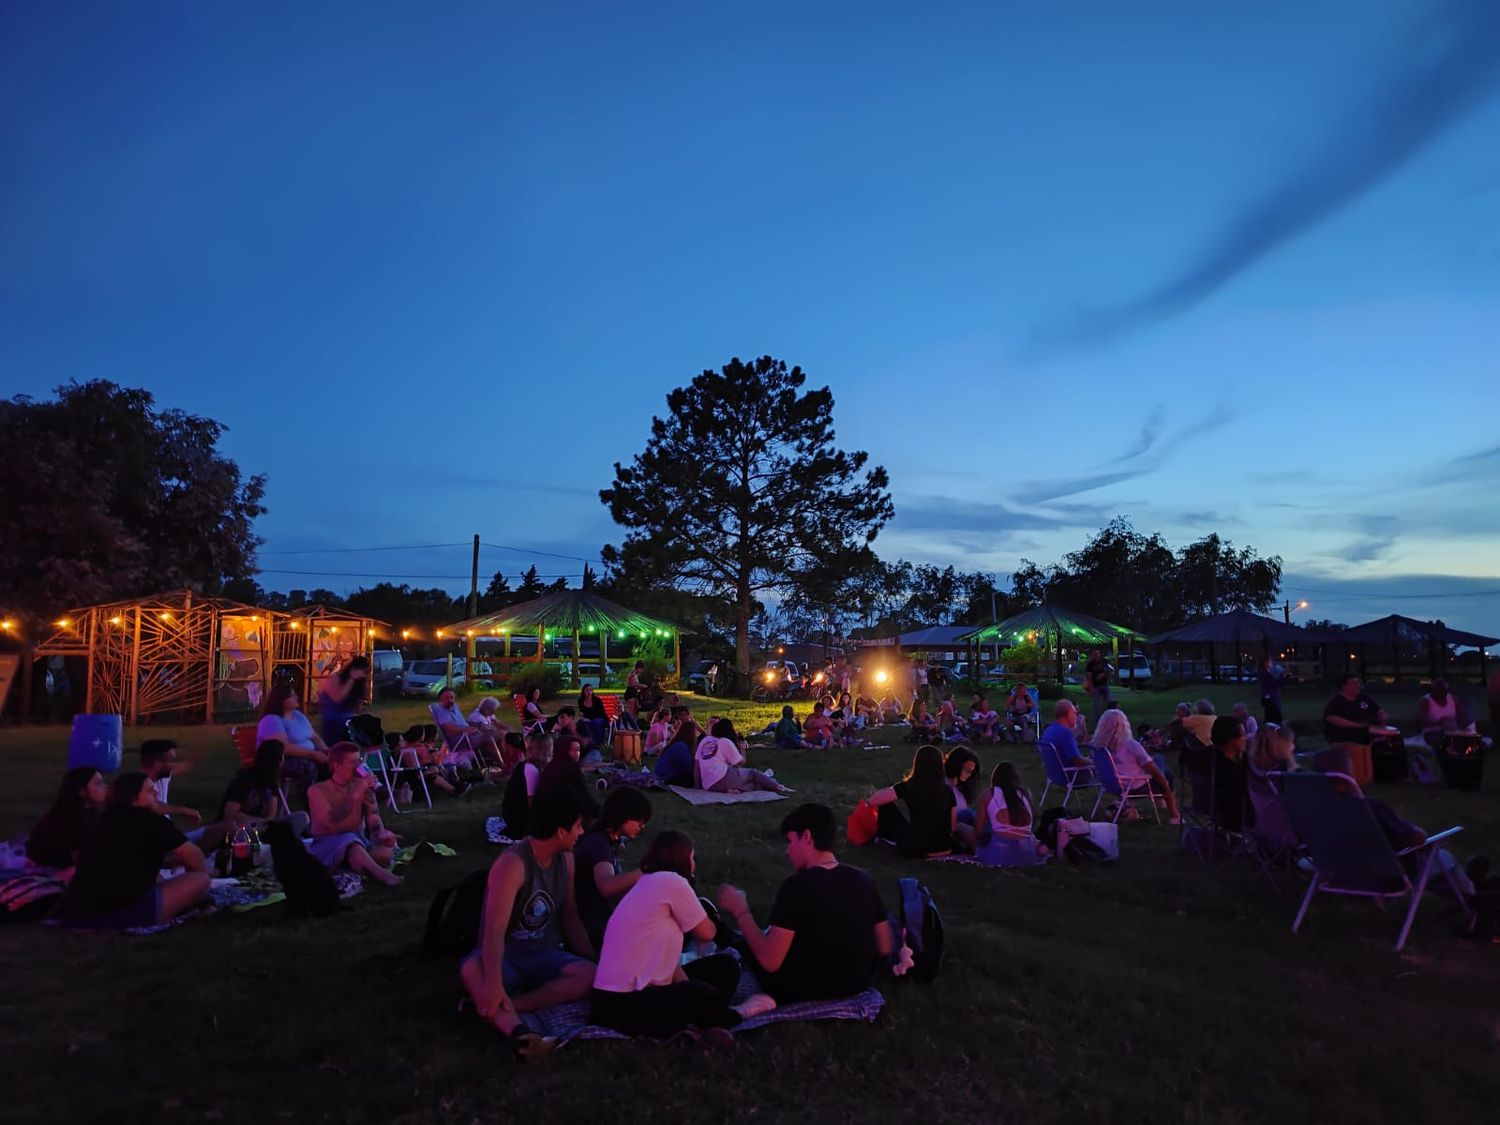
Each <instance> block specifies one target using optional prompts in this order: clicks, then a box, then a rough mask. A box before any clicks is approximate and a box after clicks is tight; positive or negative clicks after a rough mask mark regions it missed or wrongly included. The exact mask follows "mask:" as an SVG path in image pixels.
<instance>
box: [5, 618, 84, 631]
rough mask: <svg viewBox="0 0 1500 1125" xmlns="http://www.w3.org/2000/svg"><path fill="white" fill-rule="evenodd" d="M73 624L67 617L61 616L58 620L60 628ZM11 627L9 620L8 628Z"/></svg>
mask: <svg viewBox="0 0 1500 1125" xmlns="http://www.w3.org/2000/svg"><path fill="white" fill-rule="evenodd" d="M72 624H73V623H72V622H71V621H69V620H68V619H67V618H66V617H62V618H59V619H58V622H57V625H58V628H60V629H66V628H67V627H68V626H69V625H72ZM9 627H10V625H9V622H7V623H6V628H9Z"/></svg>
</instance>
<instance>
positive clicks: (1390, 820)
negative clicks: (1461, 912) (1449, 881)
mask: <svg viewBox="0 0 1500 1125" xmlns="http://www.w3.org/2000/svg"><path fill="white" fill-rule="evenodd" d="M1313 769H1315V770H1317V771H1318V772H1319V773H1341V774H1344V775H1345V777H1348V776H1350V774H1351V772H1352V771H1353V769H1354V763H1353V761H1352V760H1351V759H1350V757H1349V751H1348V750H1346V749H1344V747H1342V746H1330V747H1328V749H1326V750H1319V751H1318V752H1317V753H1316V754H1314V755H1313ZM1334 791H1335V792H1337V793H1339V794H1342V795H1344V796H1349V797H1352V796H1354V794H1355V793H1356V792H1357V787H1356V786H1355V784H1354V783H1353V782H1352V781H1345V780H1342V779H1335V781H1334ZM1361 797H1362V799H1363V800H1364V802H1365V805H1366V807H1367V808H1369V810H1370V812H1371V813H1372V814H1374V817H1375V823H1376V824H1378V825H1380V831H1381V834H1382V835H1383V836H1385V838H1386V840H1387V841H1389V842H1390V845H1391V850H1392V851H1395V852H1401V851H1405V850H1406V849H1407V848H1419V847H1421V846H1422V845H1423V844H1425V843H1427V832H1426V830H1425V829H1422V828H1418V827H1417V826H1416V825H1415V824H1412V823H1410V822H1409V821H1406V820H1403V819H1402V818H1401V817H1400V816H1399V815H1398V814H1397V812H1396V810H1395V809H1393V808H1391V806H1390V805H1388V804H1386V803H1385V802H1384V801H1382V800H1380V799H1379V798H1378V797H1364V796H1363V795H1362V794H1361ZM1425 862H1426V857H1425V856H1421V855H1418V854H1417V853H1415V852H1413V853H1412V854H1410V855H1404V856H1402V857H1401V866H1402V867H1403V868H1405V869H1406V873H1407V874H1408V875H1409V876H1411V877H1412V878H1413V879H1416V878H1418V877H1419V876H1420V875H1421V873H1422V865H1423V864H1424V863H1425ZM1469 868H1470V869H1479V870H1484V871H1488V870H1489V860H1488V859H1487V858H1485V857H1484V856H1474V857H1473V858H1471V859H1470V860H1469ZM1433 869H1434V870H1435V871H1441V872H1444V873H1445V874H1448V875H1451V876H1452V877H1453V878H1454V880H1455V881H1456V882H1457V884H1458V889H1459V893H1460V894H1462V895H1463V896H1464V898H1465V899H1467V898H1469V897H1470V896H1472V895H1473V894H1474V883H1473V880H1472V879H1471V878H1470V876H1469V874H1468V869H1466V868H1464V867H1461V866H1460V865H1459V863H1458V860H1456V859H1455V858H1454V857H1453V853H1451V852H1449V851H1447V850H1446V849H1442V848H1439V849H1438V853H1437V858H1436V859H1435V860H1434V861H1433Z"/></svg>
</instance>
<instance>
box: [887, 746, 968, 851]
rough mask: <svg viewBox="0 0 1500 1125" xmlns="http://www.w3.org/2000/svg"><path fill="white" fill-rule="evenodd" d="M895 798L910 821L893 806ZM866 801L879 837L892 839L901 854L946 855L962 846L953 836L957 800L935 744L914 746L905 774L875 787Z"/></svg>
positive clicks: (941, 753)
mask: <svg viewBox="0 0 1500 1125" xmlns="http://www.w3.org/2000/svg"><path fill="white" fill-rule="evenodd" d="M898 800H899V801H901V802H903V803H904V804H905V805H906V811H907V813H908V814H909V816H910V818H911V819H910V820H908V819H907V817H904V816H902V815H901V812H900V810H899V809H897V808H896V802H897V801H898ZM870 804H872V805H874V806H875V807H876V808H877V809H879V815H880V828H879V833H880V836H881V838H882V839H885V840H891V841H892V842H894V843H895V844H896V846H897V847H898V848H899V849H900V850H901V854H902V855H904V856H907V857H909V858H913V859H920V858H922V857H924V856H940V855H948V854H950V853H952V852H953V851H954V850H955V849H958V848H961V847H962V846H963V845H962V842H961V841H960V840H959V839H958V837H957V835H956V831H957V828H958V801H957V800H956V798H955V797H954V795H953V790H952V789H951V788H950V787H949V786H948V779H947V776H946V775H945V773H944V771H943V752H942V751H941V750H939V749H938V748H937V747H936V746H932V745H926V746H919V747H917V752H916V753H915V754H913V755H912V759H911V769H910V770H908V771H907V774H906V777H905V778H903V779H902V780H901V781H898V782H897V783H896V784H895V785H890V786H887V787H886V788H884V789H877V790H876V791H875V792H874V793H872V794H871V795H870Z"/></svg>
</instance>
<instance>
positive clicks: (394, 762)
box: [383, 731, 432, 813]
mask: <svg viewBox="0 0 1500 1125" xmlns="http://www.w3.org/2000/svg"><path fill="white" fill-rule="evenodd" d="M383 761H384V763H385V764H386V765H388V766H389V771H388V772H389V774H390V779H391V781H393V782H399V781H400V779H401V775H402V774H403V773H415V774H416V775H417V781H418V783H419V784H420V785H421V786H422V796H423V798H424V799H425V800H426V801H427V807H428V808H429V809H431V808H432V791H431V790H430V789H428V788H427V774H426V772H425V771H424V770H423V769H422V759H421V756H420V755H418V754H417V748H416V747H415V746H404V745H402V742H401V736H400V735H399V734H397V733H396V732H395V731H392V732H391V733H390V734H388V735H386V739H385V754H384V755H383ZM387 792H388V793H389V794H390V806H391V808H393V809H395V810H396V811H397V812H398V813H404V812H409V811H410V810H409V809H403V808H402V807H401V805H400V803H399V801H398V800H397V797H396V791H395V787H394V786H389V787H388V788H387Z"/></svg>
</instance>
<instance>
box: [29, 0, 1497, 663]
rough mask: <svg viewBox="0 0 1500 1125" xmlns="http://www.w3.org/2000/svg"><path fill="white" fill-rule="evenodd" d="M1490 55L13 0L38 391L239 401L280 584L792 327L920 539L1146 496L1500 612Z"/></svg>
mask: <svg viewBox="0 0 1500 1125" xmlns="http://www.w3.org/2000/svg"><path fill="white" fill-rule="evenodd" d="M1497 95H1500V4H1493V3H1489V2H1487V0H1426V2H1419V0H1389V2H1371V0H1348V2H1341V3H1332V2H1329V3H1316V2H1315V3H1306V2H1281V0H1276V2H1264V3H1259V4H1253V5H1228V4H1224V5H1205V4H1201V3H1196V2H1189V0H1179V2H1156V3H1147V2H1135V3H1130V4H1121V3H1118V2H1097V3H1082V2H1073V3H1066V4H1037V3H1031V2H1025V3H1022V2H1003V3H984V4H941V3H930V4H922V5H910V4H880V3H859V4H834V3H827V4H794V5H783V4H773V3H766V4H757V5H753V6H734V7H731V6H728V5H713V4H709V5H704V4H693V5H689V4H681V5H663V4H587V5H585V4H555V5H540V4H534V5H503V4H493V3H486V4H443V5H415V4H372V3H360V4H316V5H305V4H277V3H270V4H262V5H254V6H249V7H243V6H241V7H231V6H223V5H206V4H199V3H191V4H188V3H184V4H159V3H158V4H147V5H114V4H111V5H106V4H88V3H84V4H50V3H40V2H26V3H19V2H15V0H4V2H0V159H3V168H4V174H3V175H0V262H3V266H4V268H3V271H0V393H3V394H5V395H11V394H21V393H25V394H31V395H34V396H39V397H40V396H46V395H47V394H49V393H50V391H51V389H52V388H53V387H55V386H57V385H58V384H60V383H64V382H66V381H68V380H69V379H78V380H84V379H90V378H104V379H110V380H113V381H116V382H119V383H122V384H126V385H130V386H141V387H146V388H148V389H149V390H151V391H152V392H153V393H154V394H155V395H156V396H157V399H158V402H159V403H160V404H162V405H164V406H173V407H181V408H183V409H186V410H189V411H192V412H195V413H201V414H204V415H208V416H210V417H213V418H216V419H218V420H220V421H222V422H224V423H226V424H227V425H228V426H229V427H230V432H229V433H228V434H227V435H226V437H225V439H224V442H223V447H224V448H225V450H226V451H227V452H228V453H229V454H230V455H232V456H233V457H235V458H236V459H237V460H238V461H239V463H240V465H241V466H242V468H243V469H244V470H245V471H246V472H247V473H259V472H263V473H266V474H267V475H268V476H269V491H268V496H267V504H268V506H269V509H270V511H269V514H268V515H266V516H265V517H264V518H263V519H262V520H261V521H260V524H259V530H260V533H261V534H262V535H263V536H264V537H265V539H266V543H265V547H264V548H263V551H262V555H261V562H262V565H263V566H264V567H265V568H266V569H265V573H264V574H263V575H262V576H261V581H262V582H263V584H265V585H266V586H268V587H270V588H274V589H288V588H292V587H303V588H307V587H311V586H318V585H325V586H329V587H331V588H333V589H335V590H348V589H352V588H354V587H357V586H359V585H368V584H371V583H373V582H375V581H378V580H380V578H381V577H382V576H390V577H391V580H393V581H401V580H403V579H406V580H409V581H412V582H413V583H414V584H416V585H423V586H427V585H444V586H447V587H448V588H450V589H452V590H453V591H455V592H457V591H459V590H461V589H463V588H466V586H467V582H466V580H464V579H463V578H462V576H463V575H466V574H467V571H468V548H467V545H466V544H467V540H468V538H469V536H470V535H472V534H473V533H475V532H478V533H479V534H480V535H481V537H482V538H483V540H484V541H485V542H486V543H487V544H503V545H513V546H521V547H526V548H530V549H534V550H539V551H544V552H552V553H554V554H558V555H565V556H578V557H588V558H597V553H598V550H599V547H600V545H601V544H603V543H604V542H607V541H615V542H618V541H619V537H620V534H621V533H620V529H618V528H616V527H615V526H614V524H613V523H612V522H611V520H610V519H609V516H608V513H607V512H606V511H605V510H604V508H603V507H602V506H601V505H600V503H599V501H598V497H597V492H598V490H599V489H600V488H603V487H607V486H608V485H609V484H610V482H611V480H612V465H613V463H614V462H615V461H617V460H619V461H628V460H629V459H630V458H631V457H632V456H633V455H634V454H635V453H637V452H639V451H640V450H641V448H642V447H643V446H644V443H645V440H646V437H647V434H648V428H649V423H650V418H651V415H652V413H653V412H659V411H660V410H662V409H663V406H664V397H665V395H666V393H667V392H668V391H669V390H671V389H672V388H673V387H675V386H678V385H680V384H683V383H685V382H687V381H689V380H690V379H691V378H692V377H693V376H694V375H696V374H697V373H698V372H699V371H701V370H702V369H704V368H705V367H718V366H720V365H721V364H723V363H724V362H726V361H727V360H728V359H729V358H730V357H731V356H734V355H739V356H742V357H744V358H747V359H748V358H751V357H754V356H758V355H762V354H771V355H775V356H777V357H779V358H782V359H785V360H786V361H787V362H788V363H795V364H800V365H801V366H802V367H803V368H804V370H806V371H807V373H808V375H809V378H810V380H811V382H812V384H813V385H819V386H820V385H823V384H825V383H826V384H827V385H829V386H830V387H831V388H832V390H833V393H834V396H835V400H836V403H837V407H836V420H837V425H838V436H839V441H840V444H842V445H843V446H845V447H846V448H858V449H866V450H868V451H869V452H870V454H871V458H872V460H873V461H875V462H877V463H879V464H883V465H884V466H886V468H887V469H888V470H889V471H890V475H891V481H892V492H893V495H894V499H895V503H896V511H897V516H896V519H895V521H894V522H893V523H892V524H891V525H890V527H889V528H888V529H887V530H886V531H885V532H883V533H882V534H881V536H880V538H879V539H878V540H877V542H876V549H877V550H878V551H879V552H880V553H881V554H882V555H883V556H885V557H887V558H891V559H894V558H896V557H898V556H902V557H905V558H907V559H910V560H912V561H916V562H935V563H938V564H947V563H953V564H954V565H956V566H959V567H961V568H963V569H967V570H986V571H991V572H995V573H997V574H999V575H1001V576H1002V581H1004V578H1003V576H1004V575H1006V574H1007V573H1008V572H1009V571H1010V570H1011V569H1012V568H1013V567H1014V566H1015V565H1016V564H1017V563H1018V561H1019V560H1020V559H1021V558H1023V557H1025V558H1030V559H1033V560H1035V561H1037V562H1039V563H1041V564H1043V565H1045V564H1047V563H1050V562H1053V561H1055V560H1057V559H1058V558H1059V557H1060V556H1061V555H1062V554H1063V553H1064V552H1066V551H1069V550H1072V549H1075V548H1077V547H1078V546H1080V545H1081V544H1082V543H1083V542H1084V540H1085V539H1086V538H1087V537H1088V536H1089V535H1090V534H1092V533H1093V532H1094V531H1096V530H1097V529H1098V528H1099V527H1100V526H1102V525H1103V524H1104V523H1106V522H1107V521H1108V520H1110V519H1111V518H1113V517H1114V516H1116V515H1119V514H1124V515H1128V516H1129V517H1130V518H1131V519H1132V520H1133V521H1134V523H1135V525H1136V527H1137V528H1139V529H1141V530H1143V531H1147V532H1150V531H1160V532H1162V533H1163V534H1164V535H1165V536H1166V538H1167V539H1168V541H1169V542H1171V543H1172V544H1173V545H1174V546H1178V545H1181V544H1184V543H1186V542H1189V541H1191V540H1193V539H1196V538H1199V537H1201V536H1202V535H1204V534H1206V533H1208V532H1210V531H1218V532H1220V533H1221V534H1223V535H1225V536H1226V537H1227V538H1229V539H1231V540H1233V541H1234V542H1235V543H1236V544H1237V545H1245V544H1249V545H1252V546H1254V547H1255V548H1256V549H1257V550H1259V551H1260V552H1261V553H1262V554H1278V555H1281V556H1282V558H1283V559H1284V562H1285V567H1286V575H1287V578H1286V582H1285V583H1284V593H1285V594H1286V595H1287V596H1288V597H1290V598H1291V599H1292V601H1293V602H1295V601H1296V600H1298V599H1299V598H1305V599H1307V600H1308V601H1309V602H1310V603H1311V607H1310V609H1309V610H1308V611H1306V613H1305V614H1303V616H1304V617H1306V616H1308V615H1315V616H1318V617H1331V618H1333V619H1335V620H1341V621H1346V622H1350V623H1353V622H1358V621H1363V620H1367V619H1369V618H1371V617H1376V616H1381V615H1383V614H1386V613H1391V612H1400V613H1405V614H1408V615H1410V616H1413V617H1421V618H1428V617H1439V616H1440V617H1442V618H1444V619H1445V620H1446V621H1448V622H1449V623H1450V624H1452V625H1454V626H1457V627H1460V628H1470V629H1476V630H1479V631H1484V632H1490V633H1492V634H1496V635H1500V518H1497V517H1500V502H1497V493H1500V425H1497V419H1500V360H1497V356H1500V222H1497V215H1500V96H1497ZM1273 236H1274V237H1273ZM1257 240H1258V241H1257ZM1251 244H1254V245H1253V247H1252V245H1251ZM1221 267H1225V268H1221ZM1207 277H1212V284H1211V285H1203V284H1200V281H1201V280H1202V279H1203V278H1207ZM351 479H352V480H354V481H357V482H358V485H357V486H356V485H355V484H352V483H350V482H351ZM406 544H460V546H456V547H446V548H440V549H427V550H411V551H400V552H386V551H371V552H350V551H348V550H343V551H340V552H338V553H323V552H326V551H327V550H328V549H330V548H341V549H347V548H364V547H383V546H391V545H406ZM533 562H534V563H536V564H537V567H538V570H540V571H541V572H542V573H543V574H549V575H555V574H572V575H576V574H577V573H578V570H579V568H580V567H581V565H582V564H581V563H580V562H577V561H574V560H573V559H562V558H551V557H548V556H546V555H528V554H524V553H519V552H513V551H505V550H499V549H495V548H486V551H485V553H484V555H483V557H482V561H481V568H482V571H483V572H484V575H485V577H486V579H487V577H488V574H489V573H491V572H493V571H494V570H495V569H504V570H505V571H507V572H508V573H510V574H512V575H515V574H518V573H519V572H520V571H521V570H523V569H524V568H525V567H526V566H528V565H530V564H531V563H533ZM292 571H306V572H314V573H309V574H293V573H291V572H292ZM431 576H452V577H451V579H446V580H442V581H439V580H437V579H436V578H434V577H431Z"/></svg>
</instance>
